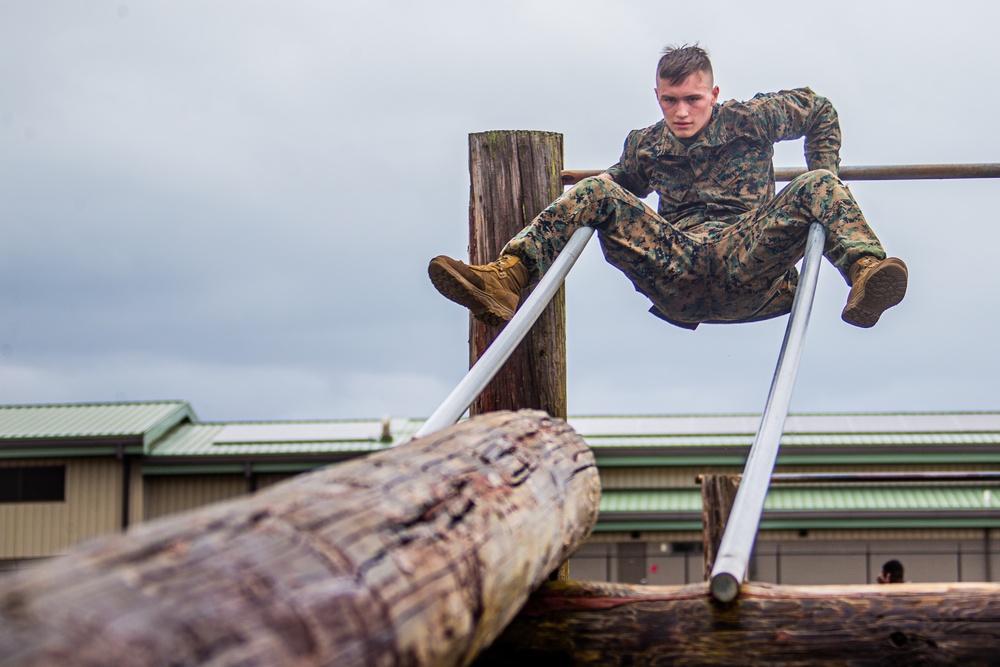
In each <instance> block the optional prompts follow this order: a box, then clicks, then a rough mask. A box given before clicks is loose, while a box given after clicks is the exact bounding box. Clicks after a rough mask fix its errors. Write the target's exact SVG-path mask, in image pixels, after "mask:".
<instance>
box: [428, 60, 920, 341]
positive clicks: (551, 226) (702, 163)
mask: <svg viewBox="0 0 1000 667" xmlns="http://www.w3.org/2000/svg"><path fill="white" fill-rule="evenodd" d="M654 91H655V93H656V101H657V103H658V104H659V106H660V110H661V112H662V113H663V120H661V121H659V122H658V123H656V124H655V125H651V126H650V127H647V128H645V129H642V130H634V131H632V132H631V133H629V135H628V137H627V138H626V140H625V148H624V151H623V153H622V156H621V158H620V159H619V161H618V163H617V164H615V165H614V166H612V167H609V168H608V170H607V171H605V172H604V173H602V174H600V175H598V176H595V177H592V178H585V179H583V180H582V181H580V182H579V183H578V184H576V185H575V186H573V187H572V188H570V189H569V190H567V191H566V192H565V193H563V195H562V196H560V197H559V198H558V199H556V200H555V202H553V203H552V204H551V205H550V206H549V207H548V208H546V209H545V210H544V211H542V212H541V213H540V214H539V215H538V217H536V218H535V219H534V220H532V221H531V222H530V223H529V224H528V225H527V226H526V227H525V228H524V229H523V230H521V231H520V232H519V233H518V234H517V235H516V236H514V238H513V239H511V240H510V242H508V243H507V245H506V247H504V248H503V250H502V251H501V253H500V256H499V257H497V259H496V260H494V261H493V262H491V263H489V264H484V265H479V266H469V265H467V264H465V263H463V262H460V261H458V260H455V259H452V258H450V257H445V256H444V255H440V256H438V257H435V258H434V259H432V260H431V262H430V266H429V267H428V273H429V275H430V279H431V282H432V283H433V284H434V287H435V288H436V289H437V290H438V291H439V292H441V294H443V295H444V296H445V297H447V298H448V299H451V300H452V301H455V302H457V303H459V304H461V305H463V306H465V307H466V308H469V309H470V310H471V311H472V314H473V315H474V316H475V317H476V318H478V319H479V320H481V321H483V322H485V323H487V324H492V325H500V324H502V323H504V322H506V321H507V320H509V319H510V318H511V317H512V316H513V314H514V311H515V310H516V309H517V306H518V303H519V300H520V292H521V290H522V289H524V288H525V287H526V286H527V285H529V284H531V283H532V282H534V281H536V280H537V279H538V278H539V277H540V276H541V275H542V274H544V273H545V271H546V270H547V269H548V268H549V266H550V265H551V264H552V262H553V261H554V260H555V257H556V256H557V255H558V254H559V252H560V251H561V250H562V249H563V247H564V246H565V245H566V242H567V241H568V240H569V238H570V236H571V235H572V234H573V232H575V231H576V230H577V229H579V228H580V227H583V226H589V227H594V228H596V229H597V230H598V237H599V238H600V241H601V247H602V248H603V250H604V256H605V258H606V259H607V261H608V262H609V263H611V264H612V265H613V266H615V267H617V268H618V269H620V270H621V271H622V272H624V273H625V275H626V276H628V278H629V279H630V280H631V281H632V283H633V284H634V285H635V289H636V290H638V291H639V292H641V293H642V294H644V295H645V296H647V297H648V298H649V300H650V301H651V302H652V308H651V309H650V312H651V313H652V314H653V315H656V316H657V317H659V318H661V319H663V320H666V321H667V322H670V323H671V324H675V325H677V326H680V327H684V328H686V329H694V328H696V327H697V326H698V324H699V323H701V322H714V323H721V322H751V321H755V320H764V319H768V318H771V317H777V316H779V315H784V314H786V313H788V312H789V311H790V310H791V307H792V298H793V297H794V295H795V289H796V286H797V285H798V278H799V276H798V271H796V269H795V264H796V262H798V261H799V259H801V258H802V256H803V254H804V253H805V245H806V243H805V242H806V236H807V233H808V230H809V226H810V225H811V224H812V223H814V222H819V223H820V224H821V225H822V226H823V228H824V231H825V236H826V240H825V242H824V247H823V253H824V255H825V257H826V258H827V259H828V260H829V261H830V262H831V263H832V264H833V265H834V266H835V267H836V268H837V270H838V271H839V272H840V274H841V275H842V276H843V277H844V280H845V281H846V282H847V284H848V285H850V286H851V290H850V294H849V295H848V297H847V304H846V305H845V307H844V310H843V312H842V313H841V318H842V319H843V320H844V321H845V322H847V323H848V324H852V325H854V326H857V327H871V326H874V324H875V323H876V322H877V321H878V319H879V317H880V316H881V315H882V313H883V312H884V311H885V310H886V309H887V308H890V307H892V306H895V305H896V304H898V303H899V302H900V301H901V300H902V299H903V296H904V294H905V293H906V282H907V269H906V265H905V264H904V263H903V262H902V260H899V259H896V258H887V257H886V253H885V250H883V248H882V245H881V243H880V242H879V240H878V238H876V236H875V234H874V232H873V231H872V230H871V228H870V227H869V226H868V223H867V222H866V221H865V218H864V216H863V215H862V214H861V209H860V208H859V207H858V204H857V202H856V201H855V200H854V196H853V195H852V194H851V192H850V190H848V189H847V186H846V185H844V184H843V183H842V182H841V180H840V179H839V178H837V173H838V169H839V167H840V143H841V142H840V123H839V120H838V118H837V112H836V111H835V110H834V108H833V105H832V104H830V101H829V100H828V99H826V98H825V97H821V96H819V95H817V94H815V93H814V92H813V91H812V90H810V89H809V88H798V89H795V90H783V91H780V92H777V93H761V94H758V95H756V96H755V97H754V98H753V99H752V100H749V101H747V102H738V101H736V100H730V101H728V102H722V103H719V101H718V99H719V87H718V86H716V85H715V79H714V74H713V71H712V64H711V62H710V61H709V58H708V53H707V52H706V51H705V50H704V49H702V48H701V47H699V46H698V45H693V46H680V47H667V48H666V49H664V51H663V57H662V58H660V61H659V62H658V63H657V67H656V87H655V89H654ZM588 94H590V95H597V96H600V95H601V94H602V93H601V92H600V91H599V88H594V89H593V90H591V91H590V93H588ZM802 137H805V158H806V166H807V168H808V171H807V172H806V173H805V174H803V175H801V176H798V177H796V178H795V179H794V180H792V182H791V183H790V184H789V185H788V186H787V187H785V188H784V189H783V190H782V191H781V192H779V193H778V194H775V189H774V167H773V164H772V158H773V156H774V144H775V143H776V142H778V141H786V140H792V139H800V138H802ZM653 191H655V192H657V194H658V195H659V208H658V211H657V212H656V213H654V212H653V210H652V209H651V208H649V207H648V206H646V205H645V204H644V203H643V202H642V201H641V199H642V198H643V197H646V196H647V195H649V194H650V193H651V192H653Z"/></svg>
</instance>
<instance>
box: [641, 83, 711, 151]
mask: <svg viewBox="0 0 1000 667" xmlns="http://www.w3.org/2000/svg"><path fill="white" fill-rule="evenodd" d="M654 90H655V91H656V101H657V102H658V103H659V104H660V110H661V111H663V119H664V120H665V121H667V127H669V128H670V131H671V132H673V133H674V136H676V137H677V138H678V139H688V138H690V137H693V136H695V135H696V134H698V133H699V132H701V131H702V130H703V129H704V128H705V126H706V125H708V121H709V120H711V118H712V107H713V106H714V105H715V102H716V100H718V99H719V87H718V86H715V87H714V88H713V87H712V82H711V81H710V80H709V77H708V76H707V75H706V74H705V73H704V72H695V73H694V74H691V75H690V76H688V78H686V79H684V81H682V82H680V83H679V84H677V85H676V86H675V85H671V83H670V82H669V81H667V80H666V79H659V78H658V79H657V80H656V88H655V89H654Z"/></svg>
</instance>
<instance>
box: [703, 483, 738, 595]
mask: <svg viewBox="0 0 1000 667" xmlns="http://www.w3.org/2000/svg"><path fill="white" fill-rule="evenodd" d="M698 477H699V479H700V483H701V525H702V531H701V535H702V546H703V548H704V553H705V581H708V580H709V578H710V577H711V576H712V568H713V567H714V566H715V557H716V556H717V555H718V553H719V545H720V544H722V534H723V533H725V532H726V522H727V521H729V513H730V512H731V511H732V509H733V501H734V500H736V492H737V491H738V490H739V488H740V475H699V476H698Z"/></svg>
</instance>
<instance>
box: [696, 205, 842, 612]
mask: <svg viewBox="0 0 1000 667" xmlns="http://www.w3.org/2000/svg"><path fill="white" fill-rule="evenodd" d="M825 240H826V233H825V231H824V229H823V226H822V225H821V224H820V223H818V222H814V223H812V224H811V225H809V235H808V237H807V238H806V251H805V259H804V260H803V262H802V275H801V278H800V279H799V287H798V289H797V290H796V292H795V300H794V301H793V302H792V313H791V316H790V317H789V318H788V325H787V326H786V328H785V339H784V341H782V343H781V352H780V353H779V354H778V366H777V368H776V369H775V371H774V379H773V380H772V381H771V389H770V391H769V392H768V395H767V403H766V404H765V406H764V414H763V415H762V416H761V419H760V427H759V428H758V429H757V436H756V437H755V438H754V441H753V444H752V445H751V446H750V454H749V455H748V456H747V462H746V466H745V467H744V468H743V480H742V482H741V483H740V486H739V489H738V490H737V491H736V498H735V499H734V500H733V508H732V510H731V511H730V513H729V520H728V521H726V529H725V531H724V532H723V534H722V541H721V543H720V544H719V551H718V556H717V557H716V559H715V565H714V567H713V568H712V577H711V583H710V585H709V590H711V592H712V596H713V597H715V599H717V600H719V601H720V602H730V601H732V600H733V599H734V598H735V597H736V595H737V594H738V593H739V590H740V585H741V584H742V583H743V578H744V577H745V576H746V572H747V564H748V563H749V561H750V551H751V550H752V549H753V543H754V541H755V540H756V539H757V527H758V526H759V525H760V517H761V513H762V512H763V511H764V499H765V498H766V497H767V489H768V484H769V483H770V480H771V475H772V474H773V473H774V464H775V462H776V461H777V459H778V448H779V447H780V445H781V432H782V429H783V428H784V426H785V418H786V417H787V416H788V404H789V403H790V402H791V399H792V388H793V386H794V385H795V376H796V375H797V373H798V370H799V358H800V357H801V356H802V347H803V344H804V342H805V334H806V327H807V326H808V324H809V314H810V312H811V311H812V303H813V297H814V296H815V294H816V283H817V278H818V276H819V265H820V261H821V260H822V258H823V245H824V242H825Z"/></svg>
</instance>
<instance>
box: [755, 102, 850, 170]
mask: <svg viewBox="0 0 1000 667" xmlns="http://www.w3.org/2000/svg"><path fill="white" fill-rule="evenodd" d="M747 104H748V106H750V107H751V108H752V109H753V110H754V111H755V112H756V114H757V116H758V119H759V120H762V121H763V126H764V128H765V131H766V132H767V134H768V138H769V139H770V140H771V141H772V142H777V141H785V140H788V139H799V138H802V137H805V140H806V141H805V158H806V166H807V167H808V168H809V169H829V170H830V171H832V172H833V173H835V174H836V173H837V172H838V171H839V169H840V120H839V119H838V117H837V110H836V109H834V108H833V104H831V103H830V100H828V99H827V98H825V97H822V96H821V95H817V94H816V93H814V92H813V91H812V90H810V89H809V88H797V89H795V90H783V91H781V92H778V93H766V94H761V95H757V96H756V97H754V98H753V99H752V100H750V102H748V103H747Z"/></svg>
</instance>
